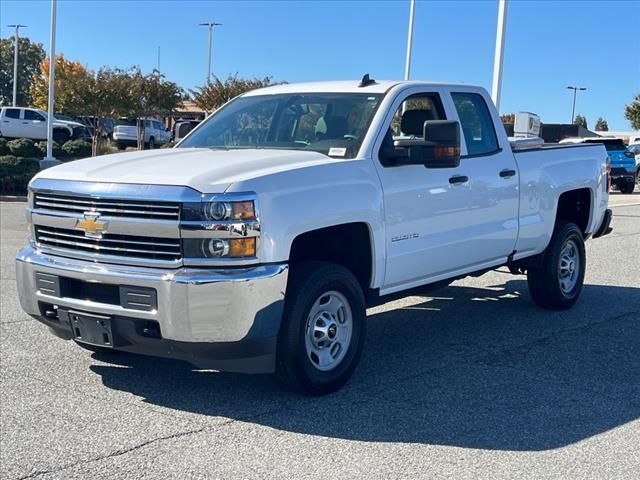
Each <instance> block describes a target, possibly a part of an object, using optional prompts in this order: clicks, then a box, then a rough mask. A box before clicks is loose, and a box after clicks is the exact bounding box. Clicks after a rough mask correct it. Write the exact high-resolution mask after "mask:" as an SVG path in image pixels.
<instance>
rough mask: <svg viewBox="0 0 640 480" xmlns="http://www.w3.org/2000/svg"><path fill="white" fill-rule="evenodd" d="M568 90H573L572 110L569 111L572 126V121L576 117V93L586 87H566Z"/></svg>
mask: <svg viewBox="0 0 640 480" xmlns="http://www.w3.org/2000/svg"><path fill="white" fill-rule="evenodd" d="M567 89H568V90H573V108H572V109H571V124H573V120H574V119H575V115H576V92H577V91H578V90H580V91H581V92H583V91H585V90H586V89H587V87H574V86H573V85H567Z"/></svg>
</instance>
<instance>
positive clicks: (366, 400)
mask: <svg viewBox="0 0 640 480" xmlns="http://www.w3.org/2000/svg"><path fill="white" fill-rule="evenodd" d="M432 295H433V296H431V297H424V298H423V297H412V298H411V299H410V300H411V301H412V302H413V303H412V304H411V305H410V306H406V307H403V308H398V309H396V310H386V311H384V309H383V308H382V309H381V308H378V309H376V310H374V311H373V312H370V314H369V323H368V338H367V345H366V347H365V354H364V355H363V358H362V360H361V363H360V366H359V367H358V370H357V372H356V374H355V375H354V378H353V379H352V381H351V382H350V383H349V384H348V385H347V386H346V387H345V388H344V389H343V390H341V391H340V392H338V393H336V394H334V395H331V396H328V397H323V398H306V397H300V396H297V395H293V394H289V393H286V392H281V391H280V390H279V389H278V388H277V387H276V386H275V385H274V384H273V382H272V380H271V378H270V377H269V376H253V377H251V376H243V375H233V374H221V373H217V372H203V371H197V370H193V369H192V367H191V366H189V365H188V364H185V363H182V362H177V361H170V360H163V359H155V358H147V357H140V356H135V355H127V354H123V355H113V356H96V357H95V358H97V359H99V360H101V361H104V362H110V363H111V364H112V365H105V364H99V365H98V364H96V365H93V366H92V367H91V369H92V370H93V371H94V372H95V373H97V374H99V375H100V376H101V378H102V381H103V383H104V385H105V386H107V387H109V388H111V389H115V390H119V391H125V392H130V393H132V394H134V395H136V396H139V397H142V399H143V401H144V402H147V403H149V404H153V405H155V406H160V407H165V408H169V409H171V410H172V411H174V413H175V414H177V415H185V416H190V417H193V419H194V420H196V421H202V422H208V421H211V422H212V424H215V421H214V418H212V417H223V420H228V419H232V420H238V421H242V422H247V423H250V424H256V425H263V426H268V427H270V428H274V429H279V430H282V431H285V432H295V433H301V434H308V435H315V436H322V437H331V438H342V439H349V440H358V441H371V442H402V443H421V444H438V445H450V446H456V447H467V448H480V449H497V450H519V451H525V450H526V451H536V450H548V449H554V448H559V447H563V446H566V445H569V444H572V443H575V442H578V441H580V440H585V439H588V438H590V437H592V436H594V435H598V434H602V433H605V432H607V431H609V430H611V429H613V428H616V427H621V426H623V425H624V424H626V423H628V422H630V421H632V420H635V419H637V418H639V417H640V289H635V288H627V287H611V286H599V285H586V286H585V288H584V291H583V293H582V297H581V300H580V302H579V303H578V304H577V305H576V306H575V307H574V308H573V309H572V310H569V311H565V312H548V311H544V310H540V309H538V308H536V307H535V306H534V305H533V304H532V302H531V300H530V299H529V296H528V293H527V287H526V282H524V281H522V280H511V281H509V282H507V283H506V284H504V285H496V286H495V287H488V288H471V287H462V286H455V285H454V286H451V287H448V288H445V289H443V290H440V291H438V292H434V293H433V294H432ZM381 310H382V311H381ZM123 367H125V368H123Z"/></svg>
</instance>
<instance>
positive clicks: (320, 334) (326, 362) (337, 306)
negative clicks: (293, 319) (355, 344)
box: [305, 291, 353, 371]
mask: <svg viewBox="0 0 640 480" xmlns="http://www.w3.org/2000/svg"><path fill="white" fill-rule="evenodd" d="M352 333H353V315H352V312H351V306H350V305H349V302H348V300H347V299H346V297H345V296H344V295H342V294H341V293H340V292H337V291H330V292H326V293H324V294H322V295H321V296H320V297H319V298H318V299H317V300H316V301H315V302H314V304H313V306H312V307H311V310H310V311H309V316H308V317H307V324H306V332H305V347H306V352H307V356H308V358H309V359H310V360H311V363H312V364H313V366H314V367H315V368H317V369H318V370H322V371H329V370H332V369H334V368H335V367H337V366H338V365H339V364H340V362H341V361H342V360H343V359H344V356H345V355H346V353H347V351H348V349H349V345H350V343H351V337H352Z"/></svg>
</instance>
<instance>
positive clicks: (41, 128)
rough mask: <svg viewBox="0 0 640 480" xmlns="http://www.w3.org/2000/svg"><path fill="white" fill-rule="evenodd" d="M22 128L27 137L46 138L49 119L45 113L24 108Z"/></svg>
mask: <svg viewBox="0 0 640 480" xmlns="http://www.w3.org/2000/svg"><path fill="white" fill-rule="evenodd" d="M22 130H23V132H24V136H25V137H26V138H34V139H46V138H47V119H46V118H45V117H44V115H42V114H40V113H38V112H34V111H33V110H24V119H23V121H22Z"/></svg>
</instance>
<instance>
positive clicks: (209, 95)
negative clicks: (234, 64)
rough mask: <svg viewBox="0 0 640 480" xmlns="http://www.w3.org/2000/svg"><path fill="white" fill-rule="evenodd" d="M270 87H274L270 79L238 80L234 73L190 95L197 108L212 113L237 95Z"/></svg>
mask: <svg viewBox="0 0 640 480" xmlns="http://www.w3.org/2000/svg"><path fill="white" fill-rule="evenodd" d="M270 85H275V84H274V83H273V78H272V77H264V78H251V79H249V78H239V77H238V74H237V73H236V74H235V75H229V76H228V77H227V79H226V80H225V81H224V82H223V81H222V80H220V79H219V78H217V77H216V78H215V79H214V81H213V82H211V83H207V84H205V85H203V86H202V87H199V88H196V89H195V90H192V91H191V94H192V95H193V100H194V102H195V104H196V105H197V106H198V107H200V108H202V109H203V110H205V111H207V112H212V111H214V110H217V109H218V108H220V107H221V106H222V105H224V104H225V103H227V102H228V101H229V100H231V99H233V98H235V97H237V96H238V95H242V94H243V93H245V92H248V91H249V90H255V89H256V88H263V87H268V86H270Z"/></svg>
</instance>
